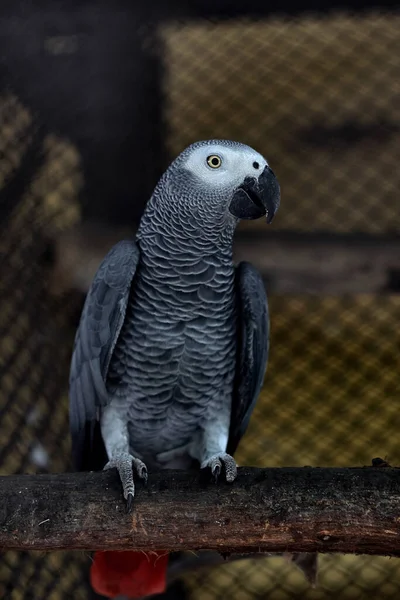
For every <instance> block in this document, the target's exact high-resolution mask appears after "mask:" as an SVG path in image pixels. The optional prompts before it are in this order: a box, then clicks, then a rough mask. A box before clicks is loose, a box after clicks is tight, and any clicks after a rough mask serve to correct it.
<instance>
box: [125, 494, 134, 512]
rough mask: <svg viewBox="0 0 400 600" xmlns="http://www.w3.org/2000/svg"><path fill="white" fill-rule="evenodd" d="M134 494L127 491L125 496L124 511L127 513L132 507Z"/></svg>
mask: <svg viewBox="0 0 400 600" xmlns="http://www.w3.org/2000/svg"><path fill="white" fill-rule="evenodd" d="M134 497H135V496H134V494H132V492H129V494H128V497H127V498H126V512H127V513H131V512H132V509H133V498H134Z"/></svg>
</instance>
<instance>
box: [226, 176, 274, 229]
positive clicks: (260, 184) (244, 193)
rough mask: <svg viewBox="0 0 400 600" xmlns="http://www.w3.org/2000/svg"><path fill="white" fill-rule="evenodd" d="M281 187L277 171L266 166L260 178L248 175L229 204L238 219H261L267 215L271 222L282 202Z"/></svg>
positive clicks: (230, 209) (231, 211) (268, 220)
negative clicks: (276, 174) (276, 175)
mask: <svg viewBox="0 0 400 600" xmlns="http://www.w3.org/2000/svg"><path fill="white" fill-rule="evenodd" d="M280 198H281V195H280V188H279V183H278V180H277V178H276V177H275V173H274V172H273V170H272V169H270V167H268V166H267V167H265V169H264V170H263V172H262V173H261V175H260V176H259V178H258V179H256V178H255V177H246V179H245V180H244V182H243V183H242V185H240V186H239V187H238V188H237V190H236V191H235V193H234V194H233V198H232V200H231V203H230V205H229V211H230V213H231V214H232V215H234V216H235V217H237V218H238V219H259V218H260V217H262V216H263V215H266V217H267V223H271V221H272V219H273V218H274V215H275V213H276V211H277V210H278V208H279V203H280Z"/></svg>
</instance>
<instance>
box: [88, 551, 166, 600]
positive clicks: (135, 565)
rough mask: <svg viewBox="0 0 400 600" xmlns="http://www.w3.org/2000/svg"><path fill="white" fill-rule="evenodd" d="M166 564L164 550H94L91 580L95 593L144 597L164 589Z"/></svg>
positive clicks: (113, 596) (110, 596) (112, 596)
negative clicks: (147, 551) (162, 551)
mask: <svg viewBox="0 0 400 600" xmlns="http://www.w3.org/2000/svg"><path fill="white" fill-rule="evenodd" d="M167 565H168V554H167V553H161V552H151V553H146V552H132V551H129V550H126V551H123V552H119V551H105V552H96V553H95V555H94V557H93V564H92V566H91V569H90V582H91V584H92V587H93V589H94V591H95V592H97V593H98V594H101V595H103V596H108V597H109V598H115V597H116V596H128V597H129V598H143V597H144V596H151V595H152V594H161V593H162V592H164V591H165V590H166V587H167V581H166V579H167Z"/></svg>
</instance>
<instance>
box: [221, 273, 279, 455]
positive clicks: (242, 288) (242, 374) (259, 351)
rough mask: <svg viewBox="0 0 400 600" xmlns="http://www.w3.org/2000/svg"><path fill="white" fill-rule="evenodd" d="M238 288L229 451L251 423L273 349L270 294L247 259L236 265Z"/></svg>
mask: <svg viewBox="0 0 400 600" xmlns="http://www.w3.org/2000/svg"><path fill="white" fill-rule="evenodd" d="M236 291H237V296H238V313H239V317H238V337H239V343H238V356H237V376H236V385H235V390H234V395H233V399H232V410H231V425H230V432H229V440H228V447H227V451H228V452H229V454H233V453H234V452H235V451H236V449H237V446H238V444H239V441H240V439H241V438H242V436H243V435H244V433H245V431H246V429H247V426H248V424H249V421H250V417H251V414H252V412H253V410H254V407H255V404H256V401H257V398H258V396H259V394H260V391H261V388H262V385H263V381H264V375H265V371H266V367H267V362H268V351H269V312H268V301H267V295H266V292H265V287H264V283H263V280H262V278H261V276H260V274H259V273H258V271H257V270H256V269H255V268H254V267H253V266H252V265H251V264H249V263H247V262H241V263H239V265H238V266H237V267H236Z"/></svg>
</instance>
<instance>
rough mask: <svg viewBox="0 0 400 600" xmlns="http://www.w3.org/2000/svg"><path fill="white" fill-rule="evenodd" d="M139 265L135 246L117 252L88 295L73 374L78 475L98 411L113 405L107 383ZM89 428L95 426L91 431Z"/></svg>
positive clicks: (119, 246) (127, 242) (128, 242)
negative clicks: (109, 404) (110, 404)
mask: <svg viewBox="0 0 400 600" xmlns="http://www.w3.org/2000/svg"><path fill="white" fill-rule="evenodd" d="M138 261H139V249H138V247H137V245H136V243H135V242H134V241H133V240H124V241H122V242H119V243H118V244H117V245H116V246H114V247H113V248H112V249H111V250H110V252H109V253H108V254H107V256H106V257H105V258H104V260H103V262H102V263H101V265H100V267H99V269H98V271H97V274H96V276H95V278H94V281H93V283H92V286H91V288H90V290H89V292H88V295H87V297H86V300H85V304H84V307H83V311H82V316H81V321H80V324H79V328H78V330H77V333H76V336H75V343H74V351H73V355H72V362H71V371H70V381H69V383H70V429H71V435H72V453H73V457H74V464H75V466H76V468H77V469H79V468H82V465H83V463H85V462H86V463H87V464H89V465H90V460H89V461H86V460H85V458H89V457H85V456H84V455H85V449H86V451H87V452H89V453H90V452H91V451H92V440H90V439H87V438H88V436H89V437H91V436H92V435H93V428H94V424H95V422H96V421H97V419H98V411H99V408H100V407H101V406H105V405H106V404H107V403H108V402H109V401H110V398H109V394H108V392H107V390H106V385H105V382H106V378H107V373H108V368H109V363H110V359H111V356H112V353H113V351H114V347H115V344H116V342H117V339H118V336H119V333H120V330H121V327H122V324H123V322H124V318H125V313H126V307H127V304H128V298H129V292H130V288H131V284H132V280H133V277H134V275H135V271H136V267H137V264H138ZM88 424H89V425H90V426H89V427H88Z"/></svg>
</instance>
